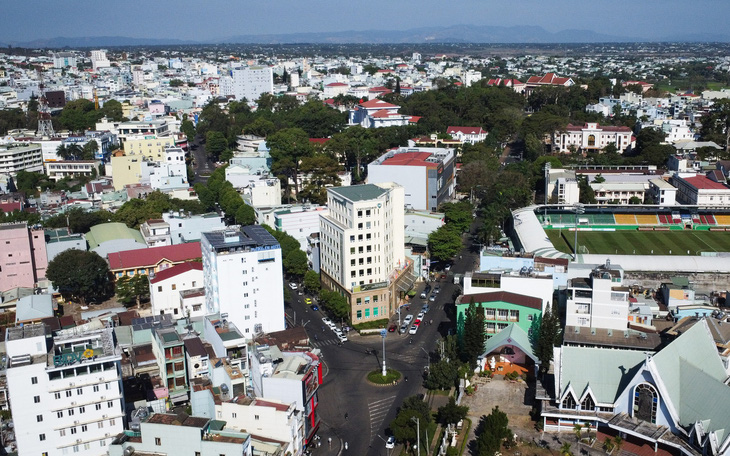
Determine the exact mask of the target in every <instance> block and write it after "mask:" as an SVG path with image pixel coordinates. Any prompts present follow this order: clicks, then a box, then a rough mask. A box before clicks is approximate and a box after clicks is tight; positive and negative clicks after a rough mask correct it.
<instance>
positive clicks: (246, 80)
mask: <svg viewBox="0 0 730 456" xmlns="http://www.w3.org/2000/svg"><path fill="white" fill-rule="evenodd" d="M220 91H221V95H223V96H228V95H233V96H234V97H235V98H236V100H242V99H244V98H245V99H246V100H248V101H249V102H252V101H256V100H258V99H259V98H260V97H261V95H262V94H264V93H272V92H273V91H274V73H273V72H272V71H271V68H269V67H252V68H244V69H241V70H233V71H231V76H225V77H222V78H221V80H220Z"/></svg>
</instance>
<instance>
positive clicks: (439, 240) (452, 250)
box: [428, 225, 461, 261]
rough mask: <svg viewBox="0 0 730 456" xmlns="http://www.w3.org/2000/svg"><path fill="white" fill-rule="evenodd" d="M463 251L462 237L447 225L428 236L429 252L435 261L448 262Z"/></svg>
mask: <svg viewBox="0 0 730 456" xmlns="http://www.w3.org/2000/svg"><path fill="white" fill-rule="evenodd" d="M460 250H461V236H460V235H459V233H458V232H456V231H455V230H452V229H450V228H449V227H448V226H447V225H443V226H441V227H439V229H437V230H436V231H434V232H432V233H431V234H430V235H429V236H428V251H429V252H430V253H431V258H432V259H434V260H435V261H448V260H450V259H451V258H453V257H454V256H455V255H456V254H457V253H459V251H460Z"/></svg>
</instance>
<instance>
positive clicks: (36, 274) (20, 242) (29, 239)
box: [0, 222, 48, 291]
mask: <svg viewBox="0 0 730 456" xmlns="http://www.w3.org/2000/svg"><path fill="white" fill-rule="evenodd" d="M0 236H2V239H1V240H0V246H2V247H1V248H0V291H5V290H9V289H11V288H15V287H26V288H33V287H35V286H36V284H38V282H39V281H41V280H43V279H45V278H46V268H47V267H48V256H47V254H46V237H45V234H44V232H43V230H42V229H41V230H34V229H32V228H31V227H29V226H28V224H27V223H26V222H19V223H2V224H0Z"/></svg>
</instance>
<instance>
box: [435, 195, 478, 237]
mask: <svg viewBox="0 0 730 456" xmlns="http://www.w3.org/2000/svg"><path fill="white" fill-rule="evenodd" d="M440 210H441V212H443V213H444V215H445V219H446V224H447V225H449V228H450V229H451V230H452V231H455V232H457V233H464V232H466V231H468V230H469V227H470V226H471V223H472V221H473V220H474V217H473V216H472V206H471V204H469V202H468V201H460V202H458V203H445V204H442V205H441V208H440Z"/></svg>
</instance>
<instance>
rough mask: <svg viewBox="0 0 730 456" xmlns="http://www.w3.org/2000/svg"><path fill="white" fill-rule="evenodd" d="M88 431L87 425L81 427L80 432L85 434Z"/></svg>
mask: <svg viewBox="0 0 730 456" xmlns="http://www.w3.org/2000/svg"><path fill="white" fill-rule="evenodd" d="M88 430H89V427H88V426H87V425H85V424H84V425H82V426H81V432H86V431H88Z"/></svg>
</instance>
